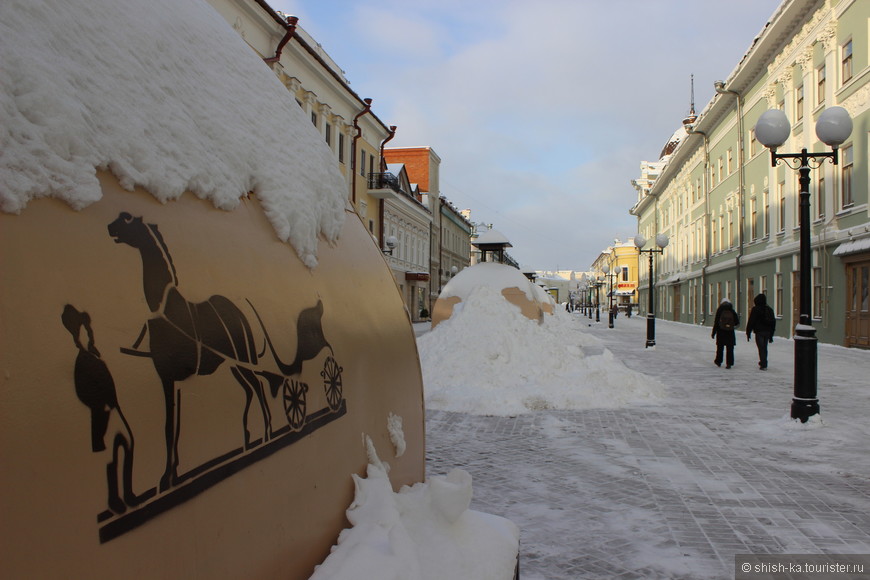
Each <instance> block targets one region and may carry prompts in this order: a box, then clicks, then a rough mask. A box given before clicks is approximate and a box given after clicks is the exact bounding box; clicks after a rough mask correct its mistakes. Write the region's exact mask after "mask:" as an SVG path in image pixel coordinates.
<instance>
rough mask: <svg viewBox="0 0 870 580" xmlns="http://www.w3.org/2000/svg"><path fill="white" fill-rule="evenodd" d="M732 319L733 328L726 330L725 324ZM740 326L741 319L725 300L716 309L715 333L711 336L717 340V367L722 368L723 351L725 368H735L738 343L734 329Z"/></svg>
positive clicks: (715, 361) (715, 360)
mask: <svg viewBox="0 0 870 580" xmlns="http://www.w3.org/2000/svg"><path fill="white" fill-rule="evenodd" d="M726 313H727V314H726ZM731 317H733V319H732V324H731V325H730V326H731V328H730V329H728V328H725V326H726V325H725V324H724V322H725V321H726V320H728V319H729V318H731ZM738 326H740V317H739V316H738V315H737V312H735V310H734V307H733V306H732V305H731V301H730V300H728V299H727V298H724V299H723V300H722V302H721V303H720V304H719V308H717V309H716V318H715V319H714V320H713V332H712V333H711V334H710V336H711V338H715V339H716V358H715V359H714V360H713V362H714V363H715V364H716V366H717V367H720V366H722V358H723V357H722V352H723V350H724V351H725V368H726V369H730V368H731V367H733V366H734V345H735V344H736V343H737V338H736V335H735V333H734V329H735V328H737V327H738Z"/></svg>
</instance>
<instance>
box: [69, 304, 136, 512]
mask: <svg viewBox="0 0 870 580" xmlns="http://www.w3.org/2000/svg"><path fill="white" fill-rule="evenodd" d="M61 321H62V322H63V325H64V326H65V327H66V329H67V330H68V331H69V333H70V334H71V335H72V338H73V342H74V343H75V345H76V348H78V350H79V354H78V356H77V357H76V364H75V370H74V372H73V377H74V382H75V388H76V395H77V396H78V398H79V400H80V401H81V402H82V403H84V404H85V405H86V406H87V407H88V408H89V409H90V410H91V449H92V451H93V452H94V453H97V452H99V451H104V450H105V449H106V434H107V432H108V428H109V419H110V418H111V414H112V412H115V413H117V414H118V418H120V420H121V423H122V424H123V428H120V429H118V430H117V431H116V432H115V433H114V434H113V436H112V440H111V446H112V453H111V459H110V461H109V463H108V464H107V465H106V482H107V488H108V489H107V491H108V503H109V507H110V508H111V509H112V511H114V512H116V513H124V512H125V511H127V506H137V505H139V503H140V502H141V501H143V500H144V499H147V497H148V496H149V495H150V494H152V493H153V490H151V491H150V492H149V493H147V494H144V495H142V496H138V495H136V494H135V493H134V492H133V433H132V432H131V431H130V424H129V423H127V419H126V418H125V417H124V413H122V412H121V407H120V405H118V395H117V393H116V391H115V381H114V380H113V379H112V374H111V373H110V372H109V368H108V367H107V366H106V363H105V362H103V359H102V358H100V351H98V350H97V346H96V344H95V343H94V331H93V329H92V328H91V317H90V316H89V315H88V313H87V312H80V311H79V310H77V309H76V308H75V307H74V306H72V305H71V304H67V305H66V306H65V307H64V309H63V314H61ZM82 331H84V332H85V333H86V336H87V346H86V345H85V344H84V343H83V342H82V339H83V338H84V337H83V336H82ZM122 453H123V467H122V469H121V470H119V469H118V468H119V465H120V463H121V459H122V458H121V454H122ZM121 491H123V499H122V497H121Z"/></svg>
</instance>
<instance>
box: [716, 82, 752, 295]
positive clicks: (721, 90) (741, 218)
mask: <svg viewBox="0 0 870 580" xmlns="http://www.w3.org/2000/svg"><path fill="white" fill-rule="evenodd" d="M713 87H714V88H715V89H716V92H717V93H718V94H720V95H727V94H730V95H734V96H735V97H737V131H738V132H739V134H738V135H737V163H738V165H739V167H738V172H737V178H738V180H739V181H738V192H737V197H738V203H739V205H740V207H739V208H738V209H739V214H738V218H737V221H738V222H739V227H738V228H737V263H736V274H737V312H740V307H741V305H742V301H741V299H740V295H741V288H742V280H741V277H740V266H741V262H742V261H743V252H744V244H745V242H744V233H743V229H744V226H745V220H746V217H745V213H746V212H745V211H744V209H743V205H744V198H745V192H744V189H745V182H746V179H745V175H744V174H745V173H746V168H745V163H744V154H743V151H744V140H745V138H746V137H745V136H744V135H743V95H741V94H740V93H739V92H737V91H735V90H732V89H726V88H725V81H716V82H715V83H713Z"/></svg>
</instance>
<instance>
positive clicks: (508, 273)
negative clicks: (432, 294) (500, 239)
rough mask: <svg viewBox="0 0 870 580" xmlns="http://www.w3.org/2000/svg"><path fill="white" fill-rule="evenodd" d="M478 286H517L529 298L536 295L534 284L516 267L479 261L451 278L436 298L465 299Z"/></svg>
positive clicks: (531, 298)
mask: <svg viewBox="0 0 870 580" xmlns="http://www.w3.org/2000/svg"><path fill="white" fill-rule="evenodd" d="M478 286H488V287H490V288H498V289H501V288H518V289H520V290H522V291H523V292H525V293H526V296H528V298H529V300H535V298H536V297H537V293H536V292H535V287H534V285H533V284H531V283H530V282H529V281H528V279H527V278H526V277H525V276H523V274H522V272H520V271H519V270H517V269H516V268H514V267H512V266H506V265H505V264H499V263H498V262H480V263H479V264H475V265H474V266H471V267H470V268H465V269H464V270H462V271H461V272H460V273H459V274H457V275H456V276H454V277H453V278H451V279H450V281H449V282H447V284H446V285H445V286H444V288H443V289H442V290H441V294H440V295H439V296H438V298H450V297H451V296H458V297H459V298H462V299H465V297H466V296H468V295H469V294H470V293H471V292H472V291H473V290H474V289H475V288H477V287H478Z"/></svg>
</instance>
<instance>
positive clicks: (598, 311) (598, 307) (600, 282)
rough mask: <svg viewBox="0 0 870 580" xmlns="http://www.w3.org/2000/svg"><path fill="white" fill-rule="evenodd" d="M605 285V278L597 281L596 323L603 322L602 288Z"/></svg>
mask: <svg viewBox="0 0 870 580" xmlns="http://www.w3.org/2000/svg"><path fill="white" fill-rule="evenodd" d="M603 285H604V279H603V278H596V279H595V322H601V286H603Z"/></svg>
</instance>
